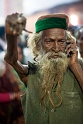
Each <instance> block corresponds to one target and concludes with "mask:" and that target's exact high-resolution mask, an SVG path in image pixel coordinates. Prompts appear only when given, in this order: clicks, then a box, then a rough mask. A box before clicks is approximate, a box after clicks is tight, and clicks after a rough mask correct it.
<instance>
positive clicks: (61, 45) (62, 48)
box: [59, 43, 66, 52]
mask: <svg viewBox="0 0 83 124" xmlns="http://www.w3.org/2000/svg"><path fill="white" fill-rule="evenodd" d="M59 46H60V50H61V51H62V52H65V49H66V43H63V44H60V45H59Z"/></svg>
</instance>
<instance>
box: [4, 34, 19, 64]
mask: <svg viewBox="0 0 83 124" xmlns="http://www.w3.org/2000/svg"><path fill="white" fill-rule="evenodd" d="M6 40H7V52H6V54H5V57H4V59H5V61H7V62H8V63H10V64H11V63H15V62H16V61H17V59H18V52H17V36H13V35H9V34H6Z"/></svg>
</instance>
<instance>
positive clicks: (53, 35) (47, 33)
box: [42, 28, 66, 58]
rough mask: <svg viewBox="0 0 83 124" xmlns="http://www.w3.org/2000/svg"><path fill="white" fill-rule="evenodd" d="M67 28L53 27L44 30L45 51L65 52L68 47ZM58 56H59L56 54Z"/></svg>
mask: <svg viewBox="0 0 83 124" xmlns="http://www.w3.org/2000/svg"><path fill="white" fill-rule="evenodd" d="M65 35H66V34H65V30H64V29H59V28H53V29H48V30H44V31H43V35H42V47H43V49H44V50H45V53H47V52H51V51H54V52H55V53H58V52H64V51H65V47H66V42H65V41H66V37H65ZM54 57H55V58H57V56H54Z"/></svg>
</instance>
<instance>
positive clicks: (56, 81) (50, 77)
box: [39, 52, 68, 108]
mask: <svg viewBox="0 0 83 124" xmlns="http://www.w3.org/2000/svg"><path fill="white" fill-rule="evenodd" d="M55 55H58V58H56V59H55V58H53V56H55ZM39 66H40V74H41V76H42V77H43V83H42V95H41V100H44V103H45V99H46V97H47V94H48V98H49V101H50V102H51V104H52V106H53V107H54V108H55V105H54V103H53V101H52V99H51V90H52V88H53V86H54V85H57V89H56V94H57V96H58V98H59V99H60V103H59V104H58V105H56V107H58V106H59V105H60V104H61V103H62V98H61V96H60V90H61V83H62V80H63V75H64V73H65V71H66V69H67V67H68V59H67V56H66V54H65V53H62V52H59V53H55V52H48V53H46V54H43V56H41V57H40V60H39Z"/></svg>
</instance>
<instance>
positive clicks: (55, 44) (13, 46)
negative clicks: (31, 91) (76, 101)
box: [4, 15, 83, 90]
mask: <svg viewBox="0 0 83 124" xmlns="http://www.w3.org/2000/svg"><path fill="white" fill-rule="evenodd" d="M11 16H13V15H11ZM11 16H10V17H9V20H11ZM19 30H20V27H19ZM17 36H18V31H17V32H16V34H14V33H13V31H11V30H10V27H9V25H8V22H6V39H7V53H6V55H5V57H4V59H5V61H7V62H8V63H9V64H11V65H12V66H13V67H14V69H15V70H16V71H17V73H18V75H19V77H20V79H21V80H22V81H23V82H24V83H25V84H26V82H27V80H28V76H27V75H28V69H27V66H24V65H22V64H21V63H20V62H19V61H18V56H17V55H18V54H17V53H18V50H17ZM65 38H66V33H65V30H63V29H60V28H53V29H48V30H44V31H43V35H42V45H41V47H42V48H43V49H44V50H45V52H46V53H47V52H49V51H54V52H56V53H57V52H59V51H62V52H65V51H66V53H67V56H68V54H69V52H72V54H71V56H70V58H69V68H70V69H71V71H72V72H73V73H74V75H75V77H76V78H77V80H78V83H79V84H80V87H81V89H82V90H83V70H82V69H81V67H80V65H79V63H78V53H77V49H76V43H75V42H74V41H68V42H70V44H69V45H68V46H67V47H66V39H65ZM11 41H12V42H11ZM10 51H11V52H10ZM57 57H58V56H55V59H56V58H57Z"/></svg>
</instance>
